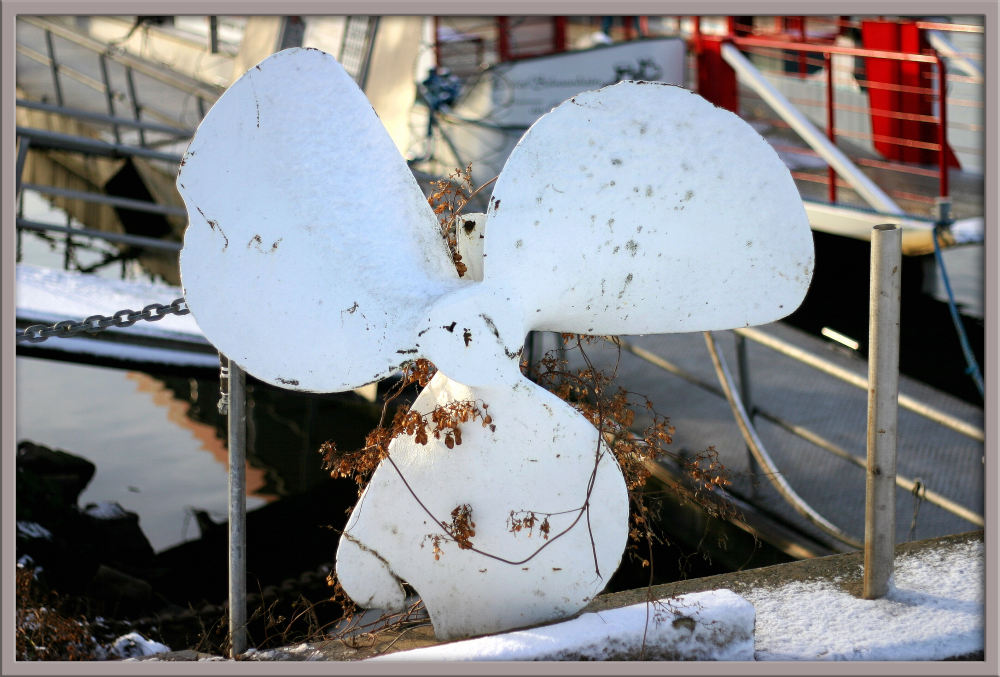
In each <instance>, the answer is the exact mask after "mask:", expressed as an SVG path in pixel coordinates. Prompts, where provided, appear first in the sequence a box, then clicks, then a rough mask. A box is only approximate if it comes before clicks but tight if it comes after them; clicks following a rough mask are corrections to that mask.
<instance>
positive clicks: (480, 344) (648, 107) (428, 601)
mask: <svg viewBox="0 0 1000 677" xmlns="http://www.w3.org/2000/svg"><path fill="white" fill-rule="evenodd" d="M177 181H178V186H179V189H180V192H181V194H182V196H183V197H184V200H185V203H186V204H187V208H188V213H189V220H190V223H189V226H188V230H187V232H186V234H185V240H184V249H183V251H182V254H181V273H182V280H183V285H184V290H185V295H186V299H187V303H188V307H189V308H190V309H191V312H192V313H193V314H194V316H195V318H196V319H197V321H198V324H199V326H200V327H201V328H202V330H203V331H204V333H205V335H206V336H207V337H208V338H209V340H211V341H212V342H213V344H214V345H215V346H216V347H217V348H218V349H219V350H220V352H222V353H224V354H226V355H228V356H229V357H230V358H231V359H233V360H235V361H236V362H237V363H238V364H239V365H241V366H242V367H243V368H244V369H245V370H246V371H248V372H249V373H250V374H252V375H253V376H255V377H257V378H259V379H261V380H263V381H266V382H269V383H272V384H274V385H277V386H281V387H286V388H292V389H297V390H306V391H312V392H335V391H342V390H348V389H351V388H354V387H358V386H361V385H364V384H366V383H369V382H372V381H375V380H378V379H381V378H383V377H386V376H388V375H390V374H391V373H393V372H394V371H395V370H396V369H398V368H399V366H400V365H401V364H402V363H404V362H407V361H409V360H413V359H416V358H427V359H429V360H430V361H431V362H433V363H434V365H435V366H436V367H437V368H438V370H439V372H438V374H437V375H436V376H435V377H434V379H433V380H432V381H431V383H430V384H429V385H428V386H427V388H425V390H424V391H423V392H422V393H421V395H420V396H419V397H418V398H417V401H416V402H415V403H414V405H413V407H414V409H415V410H416V411H420V412H422V413H427V412H430V411H431V410H432V409H434V408H435V407H436V406H439V405H447V404H448V403H452V402H457V401H465V400H472V401H476V402H481V403H485V404H487V406H488V407H489V413H490V416H491V418H492V421H493V423H492V425H490V426H482V425H478V424H473V425H470V426H467V428H468V429H467V430H463V432H462V438H463V443H462V444H461V445H458V446H454V447H453V448H449V447H448V446H446V445H445V444H444V442H443V440H436V439H434V438H431V439H430V440H429V441H428V443H427V444H418V443H417V442H416V441H415V440H414V438H413V437H406V436H403V437H400V438H397V439H396V440H395V441H394V442H393V443H392V445H391V446H390V458H389V460H388V461H387V462H383V464H382V465H381V466H380V467H379V468H378V469H377V470H376V472H375V474H374V476H373V478H372V480H371V483H370V484H369V485H368V487H367V489H366V490H365V493H364V495H363V496H362V498H361V500H360V501H359V503H358V506H357V507H356V508H355V510H354V512H353V513H352V515H351V518H350V520H349V522H348V526H347V527H346V530H345V534H344V536H343V537H342V539H341V543H340V547H339V549H338V554H337V574H338V577H339V578H340V580H341V583H342V584H343V586H344V588H345V590H346V591H347V592H348V594H349V595H350V596H351V597H352V598H353V599H354V600H355V601H357V602H358V603H359V604H361V605H362V606H373V607H380V608H398V607H399V606H400V605H401V604H402V603H403V591H402V588H401V582H404V581H405V582H407V583H409V584H410V585H412V586H413V587H414V588H415V589H416V590H417V591H418V592H419V593H420V595H421V596H422V598H423V600H424V602H425V605H426V607H427V609H428V611H429V613H430V616H431V620H432V622H433V624H434V628H435V633H436V634H437V635H438V636H439V637H441V638H449V637H458V636H463V635H472V634H480V633H485V632H491V631H497V630H502V629H506V628H511V627H519V626H524V625H530V624H533V623H538V622H541V621H547V620H551V619H556V618H560V617H565V616H568V615H571V614H573V613H575V612H577V611H578V610H579V609H580V608H582V607H583V606H584V605H585V604H586V603H587V602H588V601H589V600H590V599H591V598H592V597H593V596H594V595H595V594H597V593H598V592H599V591H600V590H601V589H602V588H603V586H604V585H605V584H606V583H607V580H608V579H609V578H610V576H611V574H612V573H613V572H614V570H615V569H616V568H617V566H618V563H619V561H620V557H621V554H622V551H623V549H624V546H625V540H626V533H627V518H628V497H627V493H626V490H625V485H624V481H623V478H622V474H621V471H620V469H619V468H618V466H617V463H616V462H615V460H614V459H613V457H612V456H611V454H610V453H607V450H606V448H604V447H603V446H601V445H599V444H598V435H597V431H596V429H595V428H594V427H593V426H592V425H591V424H590V423H588V422H587V421H586V419H584V418H583V417H582V416H581V415H580V414H579V413H577V412H576V411H575V410H574V409H573V408H572V407H570V406H569V405H568V404H566V403H564V402H563V401H562V400H559V399H558V398H556V397H555V396H554V395H551V394H550V393H548V392H546V391H545V390H543V389H542V388H540V387H538V386H536V385H535V384H533V383H531V382H530V381H528V380H527V379H525V378H524V377H523V376H522V375H521V372H520V369H519V363H520V357H521V349H522V346H523V342H524V338H525V335H526V334H527V332H528V331H530V330H553V331H562V332H574V333H584V334H636V333H659V332H685V331H702V330H712V329H724V328H731V327H736V326H747V325H752V324H760V323H765V322H770V321H773V320H776V319H778V318H780V317H783V316H784V315H786V314H788V313H790V312H791V311H793V310H794V309H795V308H796V307H797V306H798V304H799V303H800V302H801V300H802V298H803V296H804V294H805V291H806V289H807V287H808V284H809V280H810V277H811V274H812V262H813V251H812V239H811V232H810V230H809V225H808V222H807V220H806V216H805V212H804V209H803V207H802V204H801V201H800V199H799V195H798V192H797V190H796V188H795V185H794V183H793V182H792V179H791V177H790V176H789V174H788V171H787V169H786V168H785V166H784V165H783V164H782V162H781V160H780V159H779V158H778V156H777V155H776V154H775V152H774V151H773V150H772V149H771V148H770V147H769V146H768V145H767V144H766V142H765V141H764V140H763V139H762V138H761V137H760V136H759V135H758V134H757V133H756V132H754V131H753V129H752V128H750V127H749V126H748V125H747V124H746V123H744V122H743V121H741V120H740V119H739V118H738V117H736V116H735V115H733V114H731V113H729V112H728V111H725V110H722V109H719V108H716V107H714V106H712V105H711V104H710V103H708V102H706V101H705V100H704V99H702V98H701V97H699V96H697V95H696V94H693V93H691V92H689V91H687V90H684V89H681V88H678V87H673V86H668V85H663V84H659V83H641V82H622V83H619V84H616V85H612V86H609V87H605V88H603V89H600V90H597V91H591V92H584V93H581V94H579V95H577V96H576V97H573V98H572V99H570V100H568V101H566V102H564V103H563V104H561V105H560V106H558V107H557V108H555V109H554V110H553V111H552V112H550V113H548V114H547V115H544V116H543V117H541V118H540V119H539V120H538V121H537V122H536V123H535V124H534V125H533V126H532V127H531V128H530V129H529V130H528V131H527V132H526V133H525V135H524V137H523V138H522V139H521V141H520V142H519V143H518V145H517V146H516V147H515V149H514V150H513V152H512V153H511V155H510V157H509V159H508V161H507V163H506V165H505V166H504V168H503V171H502V172H501V174H500V177H499V178H498V180H497V181H496V184H495V185H494V188H493V194H492V196H491V198H490V203H489V208H488V210H487V214H486V227H487V232H488V235H487V237H486V241H485V251H484V260H483V266H484V272H483V277H482V279H481V280H473V279H466V278H461V279H460V278H459V277H458V275H457V273H456V271H455V266H454V264H453V262H452V260H451V256H450V253H449V252H448V249H447V246H446V244H445V243H444V240H443V239H442V237H441V235H440V230H439V226H438V223H437V219H436V217H435V215H434V214H433V212H432V210H431V208H430V206H429V205H428V203H427V201H426V199H425V197H424V195H423V194H422V193H421V191H420V189H419V187H418V186H417V184H416V181H415V180H414V178H413V176H412V174H411V173H410V171H409V169H408V168H407V166H406V163H405V162H404V160H403V159H402V157H401V156H400V155H399V153H398V151H397V150H396V148H395V146H394V145H393V143H392V141H391V140H390V138H389V136H388V134H387V133H386V132H385V130H384V128H383V127H382V125H381V123H380V122H379V120H378V118H377V116H376V115H375V112H374V111H373V110H372V108H371V106H370V105H369V103H368V101H367V99H366V98H365V96H364V94H363V93H362V92H361V91H360V90H359V89H358V88H357V86H356V85H355V84H354V82H353V81H352V80H351V79H350V77H349V76H348V75H347V74H346V73H345V72H344V70H343V69H342V68H341V67H340V65H339V64H337V62H336V61H335V60H334V59H333V57H331V56H330V55H328V54H325V53H323V52H320V51H318V50H311V49H291V50H286V51H283V52H279V53H278V54H275V55H273V56H271V57H269V58H267V59H265V60H264V61H263V62H261V63H260V64H259V65H257V66H255V67H254V68H252V69H250V71H248V72H247V74H246V75H244V76H243V77H242V78H241V79H240V80H238V81H237V82H236V83H235V84H234V85H233V86H232V87H230V88H229V90H228V91H227V92H226V93H225V94H223V96H222V97H221V98H220V99H219V100H218V102H217V103H216V104H215V106H213V108H212V109H211V110H210V111H209V113H208V115H207V116H206V117H205V119H204V120H203V122H202V123H201V125H200V126H199V128H198V131H197V133H196V135H195V138H194V140H193V141H192V142H191V145H190V147H189V149H188V152H187V153H186V154H185V157H184V161H183V162H182V167H181V169H180V172H179V175H178V180H177ZM529 514H530V515H536V516H540V517H544V518H545V519H547V520H548V525H547V526H548V528H549V532H548V533H549V534H551V535H555V534H559V535H560V537H559V538H551V541H549V540H547V539H546V538H545V537H544V536H543V535H542V534H540V533H539V532H534V533H532V534H528V533H525V532H524V531H515V530H512V529H511V528H510V519H511V516H512V515H529ZM456 515H457V516H458V517H460V518H461V519H462V520H464V522H463V523H464V524H465V525H466V526H468V525H469V524H471V523H472V522H474V523H475V527H474V532H475V535H474V537H472V538H471V539H469V541H468V542H456V541H454V540H450V539H447V538H444V539H442V538H441V536H442V535H443V532H442V527H441V525H442V523H444V524H447V523H449V521H450V520H451V521H453V520H454V519H456ZM470 545H471V546H472V547H469V546H470ZM435 554H436V555H437V557H435V556H434V555H435Z"/></svg>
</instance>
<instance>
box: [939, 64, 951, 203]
mask: <svg viewBox="0 0 1000 677" xmlns="http://www.w3.org/2000/svg"><path fill="white" fill-rule="evenodd" d="M936 56H937V77H938V87H937V90H938V133H937V137H938V138H937V141H938V149H939V150H938V193H939V194H940V196H941V197H942V198H946V197H948V196H949V195H950V192H951V188H950V186H949V185H948V70H947V68H945V63H944V59H942V58H941V55H940V54H936Z"/></svg>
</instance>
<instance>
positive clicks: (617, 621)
mask: <svg viewBox="0 0 1000 677" xmlns="http://www.w3.org/2000/svg"><path fill="white" fill-rule="evenodd" d="M753 629H754V609H753V607H752V606H751V605H750V604H749V603H747V601H746V600H744V599H743V598H742V597H740V596H739V595H737V594H736V593H734V592H732V591H730V590H712V591H708V592H700V593H694V594H690V595H682V596H680V597H676V598H668V599H662V600H657V601H655V602H650V603H648V604H647V603H643V604H634V605H632V606H628V607H623V608H620V609H611V610H608V611H600V612H594V613H586V614H583V615H581V616H579V617H578V618H575V619H573V620H569V621H565V622H562V623H555V624H553V625H546V626H541V627H537V628H532V629H530V630H519V631H515V632H508V633H503V634H498V635H492V636H487V637H479V638H476V639H470V640H465V641H461V642H453V643H451V644H442V645H439V646H433V647H426V648H422V649H414V650H412V651H400V652H398V653H394V654H389V655H387V656H379V657H377V658H372V659H369V660H372V661H378V660H381V661H399V660H405V661H429V660H430V661H434V660H466V661H494V660H522V661H524V660H532V661H542V660H628V659H632V660H635V659H638V658H639V656H640V652H641V655H642V658H643V659H644V660H703V661H704V660H723V661H731V660H753Z"/></svg>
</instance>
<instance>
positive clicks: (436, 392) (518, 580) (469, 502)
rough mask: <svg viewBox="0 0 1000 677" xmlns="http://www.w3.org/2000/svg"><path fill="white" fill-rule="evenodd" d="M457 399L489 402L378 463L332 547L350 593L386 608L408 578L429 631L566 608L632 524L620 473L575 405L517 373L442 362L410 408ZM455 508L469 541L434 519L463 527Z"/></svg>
mask: <svg viewBox="0 0 1000 677" xmlns="http://www.w3.org/2000/svg"><path fill="white" fill-rule="evenodd" d="M467 401H474V402H476V403H478V404H479V406H482V404H483V403H485V404H486V405H487V407H488V413H489V416H490V417H491V419H492V421H491V422H490V423H489V424H488V425H485V426H484V425H482V420H481V419H480V420H474V421H470V422H468V423H465V424H463V425H462V427H461V436H462V442H461V444H455V445H454V446H453V447H452V448H449V447H448V445H447V444H446V443H445V442H444V439H443V438H442V439H435V438H434V437H433V436H430V433H429V439H428V443H427V444H419V443H417V442H416V441H415V438H414V437H413V436H403V437H398V438H396V439H395V440H393V442H392V443H391V444H390V447H389V454H390V458H391V459H392V462H391V463H390V462H388V461H383V462H382V464H381V465H380V466H379V468H378V469H377V470H376V471H375V474H374V475H373V477H372V479H371V481H370V483H369V485H368V487H367V488H366V489H365V493H364V495H363V496H362V498H361V499H360V500H359V501H358V504H357V506H356V507H355V509H354V512H353V513H352V514H351V517H350V519H349V520H348V523H347V526H346V527H345V530H344V532H345V533H344V536H343V537H342V538H341V541H340V546H339V549H338V551H337V576H338V578H339V579H340V581H341V584H342V585H343V586H344V590H345V591H346V592H347V594H348V595H350V596H351V598H352V599H354V600H355V601H358V600H361V601H364V600H373V601H374V603H375V604H374V605H375V606H379V608H383V607H382V606H380V605H384V607H386V608H396V607H397V606H398V605H399V604H400V603H401V602H400V600H401V599H402V593H401V592H400V591H399V582H398V581H399V580H405V581H406V582H408V583H409V584H411V585H412V586H413V587H414V588H415V589H416V590H417V592H418V593H419V594H420V596H421V598H422V599H423V601H424V604H425V606H426V608H427V610H428V613H429V614H430V617H431V622H432V623H433V625H434V634H435V636H436V637H437V638H438V639H452V638H456V637H461V636H467V635H478V634H483V633H488V632H495V631H499V630H506V629H509V628H513V627H521V626H525V625H531V624H535V623H541V622H544V621H549V620H553V619H557V618H564V617H566V616H569V615H572V614H574V613H576V612H577V611H579V610H580V609H581V608H583V607H584V606H585V605H586V604H587V602H589V601H590V600H591V599H592V598H593V597H594V595H596V594H597V593H598V592H600V591H601V589H603V588H604V586H605V585H606V584H607V582H608V580H609V579H610V577H611V575H612V574H613V573H614V572H615V569H616V568H617V567H618V563H619V561H620V559H621V554H622V551H623V550H624V547H625V542H626V538H627V532H628V508H629V504H628V494H627V492H626V489H625V482H624V479H623V477H622V473H621V470H620V469H619V467H618V464H617V462H616V461H615V459H614V457H613V456H612V454H611V453H610V452H609V451H608V450H607V448H606V447H605V446H603V445H601V446H600V447H598V434H597V429H596V428H595V427H594V426H593V425H591V424H590V423H589V422H588V421H587V420H586V419H585V418H584V417H583V416H581V415H580V414H579V413H578V412H577V411H576V410H574V409H573V408H572V407H570V406H569V405H568V404H566V403H565V402H563V401H562V400H560V399H559V398H557V397H556V396H555V395H552V394H551V393H549V392H548V391H546V390H544V389H542V388H540V387H538V386H537V385H535V384H533V383H531V382H530V381H528V380H527V379H522V380H521V382H519V383H516V384H514V385H513V386H499V387H490V388H469V387H467V386H464V385H462V384H460V383H457V382H455V381H452V380H450V379H449V378H448V377H446V376H445V375H444V374H443V373H441V372H438V373H437V374H436V375H435V376H434V378H433V379H432V380H431V382H430V383H429V384H428V385H427V387H426V388H425V389H424V390H423V391H422V392H421V393H420V395H419V396H418V397H417V399H416V401H415V402H414V403H413V407H412V410H414V411H419V412H421V413H422V414H427V413H429V412H430V411H432V410H433V409H434V408H435V407H436V406H447V405H449V404H451V403H456V402H467ZM592 480H593V482H592V489H591V490H590V491H589V494H588V487H589V486H591V481H592ZM587 506H593V509H591V510H588V509H587ZM463 507H465V508H467V509H468V513H466V518H467V521H465V522H464V523H465V525H466V526H468V525H469V524H471V523H474V527H473V529H474V531H475V533H474V535H472V536H471V537H470V538H469V540H468V542H467V543H465V544H464V545H467V546H470V547H463V544H460V543H459V542H457V541H456V540H453V539H451V538H449V537H447V535H446V532H445V531H444V529H443V528H442V527H441V526H440V523H441V522H444V523H445V524H447V525H449V526H450V527H451V526H456V525H457V526H461V525H462V523H463V522H462V521H461V520H463V519H465V518H463V517H462V512H461V508H463ZM456 509H459V512H458V513H455V512H453V511H455V510H456ZM456 514H457V517H456ZM531 515H533V516H534V517H535V521H534V523H533V524H532V525H531V527H530V528H529V527H527V526H524V525H525V520H526V519H528V518H529V517H530V516H531ZM518 521H520V523H521V525H522V528H521V529H516V528H515V527H516V525H517V523H518ZM543 522H544V526H543ZM435 537H444V538H439V539H438V540H437V541H436V542H435ZM435 546H436V547H437V548H439V551H436V550H435ZM534 553H537V554H534ZM533 554H534V556H532V555H533ZM435 555H437V557H436V556H435ZM490 555H494V556H495V557H491V556H490ZM496 557H499V558H502V559H503V560H506V561H501V560H500V559H497V558H496ZM387 572H389V573H391V576H390V575H389V574H388V573H387Z"/></svg>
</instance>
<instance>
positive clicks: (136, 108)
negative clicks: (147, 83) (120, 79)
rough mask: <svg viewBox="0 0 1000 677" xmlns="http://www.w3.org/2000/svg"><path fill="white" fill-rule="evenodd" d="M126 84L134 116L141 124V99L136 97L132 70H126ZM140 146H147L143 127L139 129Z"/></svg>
mask: <svg viewBox="0 0 1000 677" xmlns="http://www.w3.org/2000/svg"><path fill="white" fill-rule="evenodd" d="M125 82H126V84H127V85H128V95H129V97H131V99H132V114H133V116H134V118H135V121H136V122H140V121H141V119H142V106H140V105H139V99H138V98H137V97H136V92H135V77H134V76H133V75H132V69H131V68H128V67H126V68H125ZM139 145H140V146H145V145H146V132H145V130H143V128H142V127H140V128H139Z"/></svg>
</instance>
